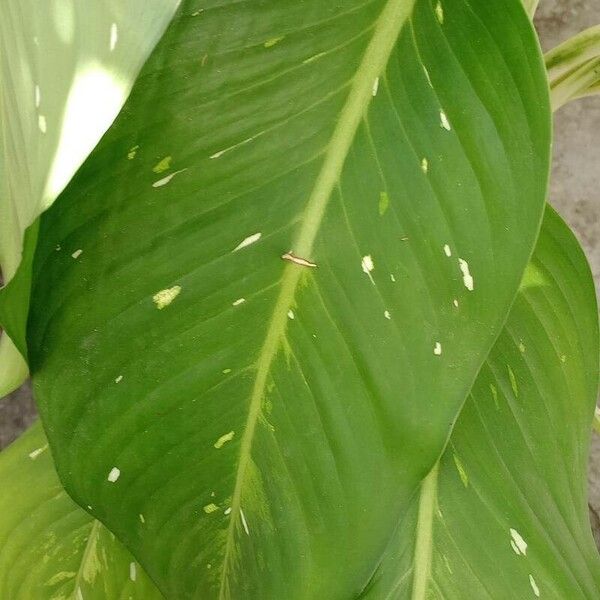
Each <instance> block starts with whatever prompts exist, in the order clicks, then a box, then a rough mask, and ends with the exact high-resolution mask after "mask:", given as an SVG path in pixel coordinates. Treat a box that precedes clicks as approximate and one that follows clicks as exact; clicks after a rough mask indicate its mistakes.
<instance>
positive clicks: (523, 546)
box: [510, 528, 527, 556]
mask: <svg viewBox="0 0 600 600" xmlns="http://www.w3.org/2000/svg"><path fill="white" fill-rule="evenodd" d="M510 537H511V544H510V545H511V546H512V549H513V550H514V551H515V553H516V554H519V555H523V556H525V555H526V554H527V542H526V541H525V540H524V539H523V537H522V536H521V534H520V533H519V532H518V531H517V530H516V529H512V528H511V529H510Z"/></svg>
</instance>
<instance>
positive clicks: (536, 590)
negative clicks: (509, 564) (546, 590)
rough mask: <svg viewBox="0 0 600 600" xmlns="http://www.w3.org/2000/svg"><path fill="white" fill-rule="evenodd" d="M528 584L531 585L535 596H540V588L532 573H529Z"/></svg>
mask: <svg viewBox="0 0 600 600" xmlns="http://www.w3.org/2000/svg"><path fill="white" fill-rule="evenodd" d="M529 585H530V586H531V589H532V590H533V593H534V595H535V597H536V598H539V597H540V588H539V587H538V584H537V582H536V580H535V579H534V578H533V575H531V574H530V575H529Z"/></svg>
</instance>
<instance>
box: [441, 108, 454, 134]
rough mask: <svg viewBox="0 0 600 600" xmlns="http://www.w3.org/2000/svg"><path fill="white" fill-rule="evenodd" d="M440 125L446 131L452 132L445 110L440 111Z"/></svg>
mask: <svg viewBox="0 0 600 600" xmlns="http://www.w3.org/2000/svg"><path fill="white" fill-rule="evenodd" d="M440 125H441V126H442V128H443V129H445V130H446V131H451V130H452V127H451V125H450V121H448V117H447V115H446V113H445V112H444V111H443V110H440Z"/></svg>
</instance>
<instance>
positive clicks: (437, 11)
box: [435, 2, 444, 25]
mask: <svg viewBox="0 0 600 600" xmlns="http://www.w3.org/2000/svg"><path fill="white" fill-rule="evenodd" d="M435 16H436V17H437V20H438V21H439V23H440V25H442V24H443V23H444V7H443V6H442V3H441V2H438V3H437V5H436V7H435Z"/></svg>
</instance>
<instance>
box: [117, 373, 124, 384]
mask: <svg viewBox="0 0 600 600" xmlns="http://www.w3.org/2000/svg"><path fill="white" fill-rule="evenodd" d="M121 381H123V375H119V376H118V377H117V378H116V379H115V383H121Z"/></svg>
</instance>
